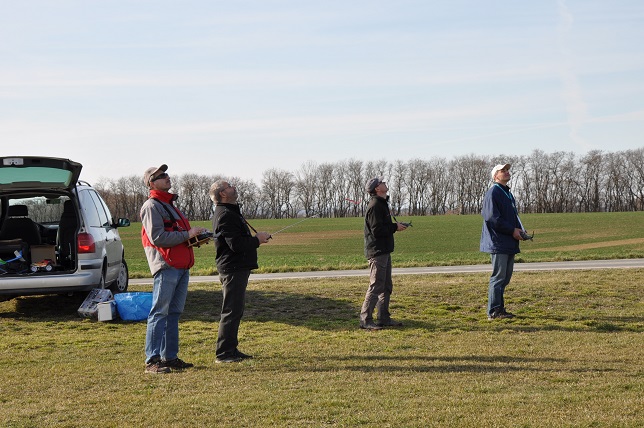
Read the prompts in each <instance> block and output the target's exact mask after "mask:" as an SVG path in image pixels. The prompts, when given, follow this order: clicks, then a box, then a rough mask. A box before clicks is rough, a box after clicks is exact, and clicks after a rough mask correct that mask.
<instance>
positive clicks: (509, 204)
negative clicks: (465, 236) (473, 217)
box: [481, 184, 521, 254]
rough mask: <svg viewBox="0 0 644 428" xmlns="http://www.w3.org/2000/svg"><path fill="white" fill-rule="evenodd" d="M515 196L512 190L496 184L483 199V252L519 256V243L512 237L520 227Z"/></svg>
mask: <svg viewBox="0 0 644 428" xmlns="http://www.w3.org/2000/svg"><path fill="white" fill-rule="evenodd" d="M513 202H514V196H512V193H510V188H509V187H508V186H504V185H502V184H499V185H498V186H497V185H496V184H495V185H493V186H492V187H490V189H489V190H488V191H487V193H486V194H485V198H484V199H483V210H482V211H481V215H482V216H483V230H482V231H481V251H482V252H484V253H491V254H517V253H520V252H521V251H520V250H519V241H517V240H516V239H514V238H513V237H512V234H513V233H514V229H516V228H521V226H519V217H518V216H517V212H516V210H515V208H514V206H513Z"/></svg>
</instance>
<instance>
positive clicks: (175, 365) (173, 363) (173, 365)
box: [161, 358, 195, 370]
mask: <svg viewBox="0 0 644 428" xmlns="http://www.w3.org/2000/svg"><path fill="white" fill-rule="evenodd" d="M161 366H162V367H169V368H170V369H174V370H183V369H189V368H190V367H194V366H195V365H194V364H192V363H186V362H185V361H183V360H182V359H181V358H175V359H174V360H169V361H162V362H161Z"/></svg>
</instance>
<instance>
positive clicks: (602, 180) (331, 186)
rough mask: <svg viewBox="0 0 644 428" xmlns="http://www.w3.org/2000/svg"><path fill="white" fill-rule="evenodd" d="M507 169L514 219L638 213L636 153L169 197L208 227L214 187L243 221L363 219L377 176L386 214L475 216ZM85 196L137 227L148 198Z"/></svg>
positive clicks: (332, 170)
mask: <svg viewBox="0 0 644 428" xmlns="http://www.w3.org/2000/svg"><path fill="white" fill-rule="evenodd" d="M505 163H509V164H512V167H511V170H510V172H511V173H512V180H511V181H510V187H511V191H512V193H513V194H514V196H515V198H516V200H517V203H518V209H519V211H520V212H522V213H563V212H571V213H572V212H601V211H641V210H642V209H643V208H644V148H640V149H635V150H626V151H621V152H604V151H601V150H593V151H590V152H588V153H586V154H583V155H578V154H575V153H572V152H554V153H545V152H543V151H541V150H534V151H533V152H532V153H531V154H530V155H521V156H513V155H495V156H484V155H475V154H470V155H465V156H457V157H454V158H452V159H445V158H441V157H434V158H431V159H411V160H409V161H401V160H395V161H387V160H379V161H361V160H356V159H349V160H343V161H340V162H337V163H316V162H314V161H308V162H306V163H304V164H303V165H301V166H300V168H299V169H297V170H296V171H288V170H283V169H277V168H272V169H269V170H267V171H264V172H263V174H262V179H261V183H260V184H259V185H258V184H256V183H255V182H253V181H252V180H244V179H242V178H240V177H225V176H221V175H199V174H196V173H190V174H184V175H181V176H178V177H177V176H173V177H172V182H173V188H172V191H173V192H175V193H178V194H179V196H180V197H179V200H178V205H179V207H180V209H181V210H182V211H183V212H184V213H185V214H186V215H187V216H188V218H190V219H192V220H208V219H209V218H210V216H211V214H212V202H211V200H210V198H209V196H208V190H209V188H210V185H211V184H212V183H214V182H215V181H216V180H218V179H221V178H224V179H226V180H227V181H229V182H230V183H231V184H233V185H235V186H236V187H237V191H238V192H239V200H240V203H242V206H243V207H242V210H243V213H244V215H245V216H246V217H248V218H293V217H301V216H311V215H318V216H320V217H355V216H363V215H364V213H365V210H366V207H367V203H368V200H369V197H368V195H367V194H366V193H365V190H364V186H365V183H366V182H367V180H368V179H369V178H372V177H376V176H378V177H383V179H384V180H385V181H387V185H388V186H389V189H390V190H389V195H390V204H391V207H392V212H393V214H394V215H410V216H421V215H440V214H478V213H480V212H481V205H482V202H483V196H484V194H485V192H486V191H487V189H488V188H489V187H490V185H491V183H492V180H491V175H490V171H491V170H492V167H493V166H494V165H496V164H505ZM95 187H96V188H97V189H98V190H99V191H100V192H101V195H102V196H103V198H104V199H105V201H106V202H107V204H108V206H109V207H110V210H111V211H112V214H113V215H114V216H115V217H127V218H129V219H130V220H132V221H140V217H139V209H140V207H141V205H142V204H143V202H144V201H145V200H146V199H147V197H148V189H147V188H146V187H145V186H144V185H143V182H142V179H141V177H140V176H138V175H132V176H129V177H122V178H118V179H102V180H101V181H100V182H99V183H97V184H96V185H95Z"/></svg>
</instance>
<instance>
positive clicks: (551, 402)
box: [0, 269, 644, 428]
mask: <svg viewBox="0 0 644 428" xmlns="http://www.w3.org/2000/svg"><path fill="white" fill-rule="evenodd" d="M487 279H488V275H487V274H464V275H401V276H396V277H395V278H394V284H395V286H394V287H395V288H394V295H393V297H392V306H391V308H392V312H393V315H394V316H395V317H396V318H397V319H400V320H402V321H403V322H404V324H405V326H404V327H403V328H399V329H387V330H383V331H379V332H367V331H364V330H360V329H358V328H357V324H358V316H357V315H358V311H359V308H360V304H361V302H362V298H363V297H364V291H365V290H366V285H367V284H366V280H365V278H341V279H340V278H338V279H310V280H306V281H300V280H283V281H279V280H273V281H252V282H251V284H250V286H249V293H248V302H247V311H246V314H245V316H244V320H243V321H242V326H241V330H240V341H241V343H240V349H241V350H242V351H244V352H247V353H250V354H253V355H255V359H253V360H248V361H245V362H243V363H240V364H232V365H220V364H215V363H214V357H215V356H214V346H215V338H216V331H217V323H218V317H219V307H220V305H221V295H220V292H219V287H218V285H217V284H215V283H203V284H196V285H192V286H191V289H190V292H189V295H188V301H187V307H186V312H185V314H184V317H183V319H182V323H181V335H182V336H181V346H182V350H181V353H180V355H181V357H182V358H184V359H185V360H187V361H191V362H193V363H195V364H196V367H195V368H194V369H190V370H187V371H185V372H183V373H171V374H168V375H150V374H144V373H143V367H144V364H143V360H144V353H143V344H144V337H145V323H144V322H139V323H127V322H106V323H99V322H96V321H91V320H88V319H81V318H79V317H78V316H76V314H75V311H76V309H77V308H78V306H79V305H80V303H81V302H82V296H79V297H71V298H70V297H64V296H32V297H21V298H17V299H13V300H11V301H6V302H1V303H0V366H1V367H3V369H4V370H3V375H2V382H0V426H3V427H78V426H105V427H125V426H137V427H138V426H177V427H210V426H236V427H273V426H274V427H322V426H332V427H353V426H365V427H378V428H381V427H433V426H436V427H443V426H462V427H477V428H478V427H481V426H489V427H510V426H511V427H514V426H521V427H561V426H570V427H604V426H606V427H609V426H610V427H613V426H620V427H638V426H642V425H643V424H644V401H642V396H644V382H642V380H643V379H644V365H643V362H642V347H643V345H644V340H643V339H644V335H643V333H644V302H643V293H642V283H644V270H640V269H624V270H612V269H610V270H601V271H571V272H565V271H564V272H561V271H557V272H538V273H537V272H517V273H516V274H515V276H514V278H513V281H512V283H511V284H510V286H509V287H508V290H507V292H506V301H507V306H508V308H509V309H510V310H511V311H513V312H514V313H516V314H517V318H515V319H513V320H497V321H494V322H490V321H487V319H486V317H485V302H486V290H487ZM134 288H135V289H139V290H148V289H149V288H148V287H143V286H139V288H136V287H134Z"/></svg>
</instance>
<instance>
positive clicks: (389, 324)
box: [378, 319, 403, 327]
mask: <svg viewBox="0 0 644 428" xmlns="http://www.w3.org/2000/svg"><path fill="white" fill-rule="evenodd" d="M378 325H379V326H380V327H402V325H403V323H401V322H400V321H394V320H392V319H390V320H389V321H385V322H379V323H378Z"/></svg>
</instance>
